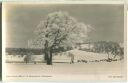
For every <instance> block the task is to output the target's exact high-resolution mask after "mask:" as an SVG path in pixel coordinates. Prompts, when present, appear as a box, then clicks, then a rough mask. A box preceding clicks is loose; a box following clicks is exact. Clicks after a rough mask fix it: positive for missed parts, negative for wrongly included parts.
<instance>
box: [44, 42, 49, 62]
mask: <svg viewBox="0 0 128 83" xmlns="http://www.w3.org/2000/svg"><path fill="white" fill-rule="evenodd" d="M44 47H45V48H44V52H45V54H44V61H45V62H47V60H48V41H47V40H46V41H45V45H44Z"/></svg>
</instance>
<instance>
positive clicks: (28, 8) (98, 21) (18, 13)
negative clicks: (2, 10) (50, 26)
mask: <svg viewBox="0 0 128 83" xmlns="http://www.w3.org/2000/svg"><path fill="white" fill-rule="evenodd" d="M6 11H7V13H6V16H7V21H6V23H7V27H6V30H7V31H6V35H7V36H6V46H7V47H17V48H18V47H27V41H28V40H29V39H31V38H32V36H33V31H34V29H35V28H36V26H37V25H38V24H39V22H40V21H41V20H42V19H43V18H45V16H47V14H49V13H52V12H55V11H66V12H68V13H69V15H70V16H73V17H74V18H76V19H77V20H78V21H79V22H83V23H85V24H89V25H91V26H92V27H93V28H94V29H95V31H93V32H91V35H90V38H91V39H92V40H93V41H100V40H105V41H116V42H123V38H124V37H123V35H124V31H123V30H124V29H123V28H124V26H123V25H124V21H123V20H124V19H123V13H124V12H123V5H117V4H116V5H94V4H93V5H87V4H81V5H78V4H72V5H71V4H68V5H64V4H58V5H57V4H56V5H55V4H47V5H46V4H40V5H32V4H31V5H23V4H18V5H7V7H6Z"/></svg>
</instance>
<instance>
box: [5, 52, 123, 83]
mask: <svg viewBox="0 0 128 83" xmlns="http://www.w3.org/2000/svg"><path fill="white" fill-rule="evenodd" d="M72 52H73V53H74V56H75V63H74V64H70V57H68V56H66V55H63V56H62V55H57V56H55V57H53V65H46V63H37V64H34V63H27V64H26V63H6V67H7V70H6V73H7V75H6V76H7V80H12V79H13V80H16V81H19V80H21V79H22V80H23V79H24V80H27V81H29V80H31V81H32V80H43V81H47V80H49V81H55V80H58V81H59V80H61V81H62V80H65V81H69V80H103V79H104V80H105V79H107V80H120V79H121V80H122V79H125V78H124V76H123V75H124V74H123V73H124V72H123V71H122V70H123V68H124V64H123V63H124V60H119V61H113V62H106V61H102V62H98V60H101V59H106V58H107V57H106V54H99V53H92V52H86V51H80V50H72ZM78 59H82V60H87V61H88V62H87V63H85V62H77V60H78ZM95 60H97V62H95ZM56 62H58V63H56ZM62 62H63V63H62ZM111 76H120V77H119V78H118V77H117V78H115V79H113V77H111Z"/></svg>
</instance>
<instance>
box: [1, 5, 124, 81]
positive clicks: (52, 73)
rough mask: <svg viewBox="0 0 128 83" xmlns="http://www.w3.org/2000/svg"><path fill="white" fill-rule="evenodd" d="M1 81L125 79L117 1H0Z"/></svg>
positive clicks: (121, 17)
mask: <svg viewBox="0 0 128 83" xmlns="http://www.w3.org/2000/svg"><path fill="white" fill-rule="evenodd" d="M3 11H4V13H3V14H4V15H3V19H4V24H5V25H6V26H5V27H4V28H5V33H4V34H5V55H4V57H5V59H4V60H5V61H4V67H5V69H4V71H5V72H6V74H4V80H6V81H125V80H126V64H125V60H126V59H125V58H126V53H125V52H126V51H125V45H126V44H125V43H124V40H125V37H124V35H125V26H124V5H123V4H84V3H83V4H59V3H58V4H57V3H54V4H48V3H47V4H45V3H38V4H37V3H36V4H34V3H17V4H16V3H3Z"/></svg>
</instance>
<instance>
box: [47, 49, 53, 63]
mask: <svg viewBox="0 0 128 83" xmlns="http://www.w3.org/2000/svg"><path fill="white" fill-rule="evenodd" d="M48 51H49V52H48V56H49V57H48V60H47V65H52V48H50V49H49V50H48Z"/></svg>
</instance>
